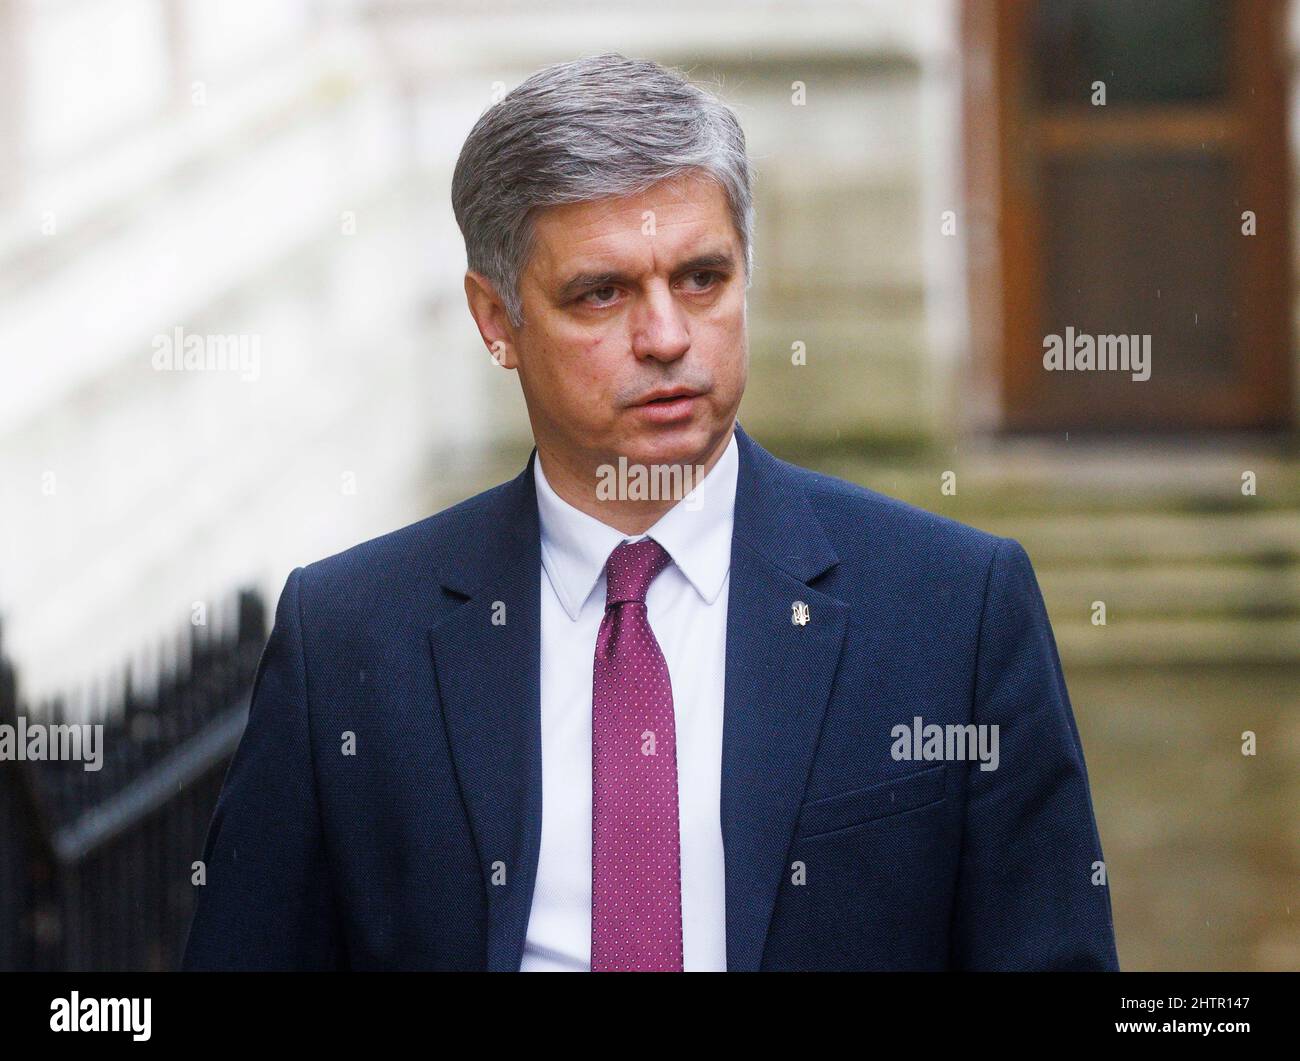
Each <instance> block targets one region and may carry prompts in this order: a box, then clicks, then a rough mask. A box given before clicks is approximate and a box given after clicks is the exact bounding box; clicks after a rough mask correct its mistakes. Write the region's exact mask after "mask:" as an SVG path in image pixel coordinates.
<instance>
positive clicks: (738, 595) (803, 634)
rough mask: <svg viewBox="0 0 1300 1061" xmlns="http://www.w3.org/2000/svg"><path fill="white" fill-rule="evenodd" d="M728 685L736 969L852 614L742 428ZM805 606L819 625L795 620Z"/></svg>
mask: <svg viewBox="0 0 1300 1061" xmlns="http://www.w3.org/2000/svg"><path fill="white" fill-rule="evenodd" d="M736 436H737V442H738V444H739V449H740V473H739V478H738V481H737V487H736V510H735V532H734V535H733V539H732V554H731V588H730V596H729V599H728V604H727V678H726V695H725V705H724V719H723V736H722V799H721V815H722V841H723V847H724V850H725V860H726V907H727V968H728V970H729V971H736V970H740V971H753V970H757V969H759V968H760V966H761V963H762V958H763V945H764V941H765V940H766V938H767V932H768V927H769V925H770V923H771V919H772V910H773V907H774V906H775V902H776V894H777V889H778V888H779V886H780V882H781V879H782V876H783V875H784V874H786V873H789V872H790V867H789V866H787V865H786V863H785V859H786V855H787V853H788V852H789V849H790V843H791V840H792V839H793V835H794V826H795V820H796V818H797V816H798V813H799V807H800V805H801V803H802V802H803V795H804V790H805V788H806V786H807V783H808V774H809V770H810V768H811V765H812V759H813V753H814V751H815V750H816V746H817V739H818V735H819V733H820V732H821V722H822V716H823V715H824V714H825V711H826V703H827V700H828V698H829V696H830V690H831V684H832V681H833V679H834V676H835V670H836V667H837V666H838V664H839V658H840V650H841V647H842V645H843V642H844V632H845V628H846V625H847V619H848V606H847V605H845V604H844V603H843V602H842V601H840V600H837V599H836V598H834V597H831V596H829V595H828V594H825V593H823V592H821V591H819V590H816V589H813V588H812V587H811V586H809V583H810V582H811V581H813V580H815V579H816V578H817V577H818V576H820V575H822V574H824V573H825V572H826V571H827V570H828V569H829V568H831V567H832V566H834V564H835V563H837V558H836V556H835V553H834V551H833V550H832V549H831V547H830V544H829V542H827V540H826V537H825V535H824V533H823V532H822V529H821V524H820V523H819V521H818V520H817V518H816V516H815V515H814V513H813V511H812V509H811V507H810V506H809V504H808V500H807V498H806V496H805V495H804V493H803V490H802V489H801V487H800V486H799V485H798V483H797V482H795V481H793V478H792V475H791V473H790V472H789V471H787V470H786V468H785V466H784V465H782V464H781V463H780V462H779V461H777V460H776V459H775V458H773V457H772V456H771V455H770V454H768V453H767V452H765V451H764V450H762V449H761V448H759V447H758V446H757V445H755V444H754V442H753V441H752V440H750V439H749V438H748V437H747V436H746V435H745V434H744V433H743V432H742V431H741V430H740V428H739V427H737V429H736ZM796 602H802V603H803V604H805V605H807V608H808V611H807V622H806V624H803V625H799V624H796V623H795V622H793V621H792V620H793V616H794V611H793V606H794V605H795V603H796Z"/></svg>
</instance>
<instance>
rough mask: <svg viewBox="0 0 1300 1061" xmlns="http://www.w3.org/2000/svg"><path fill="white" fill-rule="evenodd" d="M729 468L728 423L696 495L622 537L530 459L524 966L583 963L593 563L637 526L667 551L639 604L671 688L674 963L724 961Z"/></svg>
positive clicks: (699, 965) (587, 909) (693, 967)
mask: <svg viewBox="0 0 1300 1061" xmlns="http://www.w3.org/2000/svg"><path fill="white" fill-rule="evenodd" d="M738 468H739V456H738V454H737V451H736V439H735V436H734V435H733V436H732V438H731V441H730V442H729V443H728V445H727V448H726V450H725V451H724V452H723V454H722V456H721V457H720V458H719V459H718V462H717V464H715V465H714V466H713V468H712V469H710V471H709V474H708V475H707V476H705V478H704V479H703V481H701V482H700V483H699V484H698V485H697V486H696V489H695V493H694V495H693V496H688V497H687V498H685V499H684V500H682V501H679V502H678V503H677V504H676V505H674V506H673V507H672V508H671V509H669V510H668V512H666V513H665V514H664V515H663V516H662V517H661V518H660V519H659V522H657V523H656V524H655V525H654V526H653V527H651V528H650V529H649V530H648V531H647V532H646V533H645V535H637V536H635V537H633V536H630V535H626V534H623V533H622V532H621V531H619V530H616V529H614V528H613V527H610V526H608V525H606V524H604V523H601V522H600V521H599V520H597V519H595V518H593V517H591V516H589V515H587V514H586V513H585V512H580V511H579V510H578V509H576V508H574V507H573V506H572V505H570V504H569V503H568V502H567V501H564V500H562V499H561V498H560V496H559V495H558V494H557V493H556V492H555V490H554V489H553V488H552V487H551V484H550V483H548V482H547V481H546V476H545V474H544V473H543V471H542V465H541V461H540V460H538V459H537V458H536V457H535V458H534V461H533V474H534V478H535V480H536V483H537V510H538V516H539V518H540V522H541V536H542V542H541V544H542V570H541V572H540V577H541V580H542V582H541V639H542V641H541V652H542V668H541V676H542V683H541V684H542V688H541V707H542V845H541V852H540V855H539V857H538V862H537V882H536V885H535V886H534V889H533V903H532V908H531V910H530V912H529V918H528V935H527V937H526V941H525V944H524V957H523V964H522V966H521V968H522V971H524V972H540V971H564V970H567V971H589V970H590V969H591V713H592V669H593V665H594V661H595V655H596V634H597V632H598V631H599V629H600V622H601V619H602V618H603V617H604V615H605V562H606V561H607V560H608V559H609V554H610V553H612V552H613V551H614V549H615V547H617V546H618V545H619V544H620V543H621V542H624V541H638V540H639V539H640V538H642V537H647V536H648V537H651V538H654V540H655V541H657V542H658V543H659V544H660V545H662V546H663V547H664V549H665V550H666V551H667V552H668V555H669V556H671V557H672V561H673V562H672V563H671V564H669V565H668V566H667V567H666V568H665V569H664V570H663V571H661V572H660V573H659V575H658V576H657V577H656V578H655V580H654V581H653V582H652V583H651V584H650V589H649V591H648V592H647V593H646V610H647V613H648V615H649V619H650V628H651V629H652V630H653V631H654V635H655V639H656V640H657V641H658V642H659V647H660V649H661V650H662V651H663V654H664V659H665V661H666V662H667V664H668V676H669V679H670V681H671V682H672V689H673V719H674V724H675V726H676V736H677V806H678V822H679V827H680V835H681V855H682V945H683V949H684V965H685V969H686V971H688V972H692V971H725V970H726V968H727V930H726V905H725V882H726V872H725V864H724V861H723V853H722V823H721V816H720V810H719V802H720V799H721V790H722V704H723V692H724V688H725V682H726V673H727V671H726V655H727V651H726V650H727V590H728V586H729V584H730V573H731V530H732V521H733V514H734V510H735V501H736V473H737V470H738Z"/></svg>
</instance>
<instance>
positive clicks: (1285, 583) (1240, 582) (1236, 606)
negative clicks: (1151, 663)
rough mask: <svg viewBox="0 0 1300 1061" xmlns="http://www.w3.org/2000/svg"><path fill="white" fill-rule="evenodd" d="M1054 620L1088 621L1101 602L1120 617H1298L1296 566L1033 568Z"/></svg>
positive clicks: (1109, 613) (1114, 616) (1299, 591)
mask: <svg viewBox="0 0 1300 1061" xmlns="http://www.w3.org/2000/svg"><path fill="white" fill-rule="evenodd" d="M1036 573H1037V575H1038V582H1039V585H1040V586H1041V587H1042V590H1043V597H1044V599H1046V601H1047V602H1048V607H1049V609H1050V611H1051V614H1052V615H1053V616H1059V617H1060V618H1062V619H1066V618H1069V617H1070V616H1074V617H1081V618H1088V619H1089V620H1090V619H1091V616H1092V612H1093V602H1094V601H1103V602H1104V603H1105V605H1106V614H1107V619H1108V620H1109V621H1115V620H1117V619H1120V618H1145V619H1150V618H1161V617H1168V618H1176V617H1184V618H1186V617H1201V618H1224V619H1268V618H1274V619H1284V618H1300V565H1288V566H1285V567H1278V568H1270V567H1268V566H1266V565H1259V566H1254V565H1244V564H1221V563H1200V564H1197V563H1183V564H1177V565H1173V564H1162V565H1159V566H1119V565H1116V566H1105V565H1104V564H1082V565H1077V566H1068V567H1058V566H1051V565H1042V566H1036Z"/></svg>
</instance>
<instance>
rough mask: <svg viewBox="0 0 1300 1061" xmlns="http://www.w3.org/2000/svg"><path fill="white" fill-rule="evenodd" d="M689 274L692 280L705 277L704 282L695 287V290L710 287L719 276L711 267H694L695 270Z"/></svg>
mask: <svg viewBox="0 0 1300 1061" xmlns="http://www.w3.org/2000/svg"><path fill="white" fill-rule="evenodd" d="M689 276H690V278H691V279H692V280H697V279H699V278H700V277H704V278H705V279H704V282H703V283H701V284H700V285H699V287H697V288H696V289H695V290H697V291H701V290H703V289H704V288H706V287H711V286H712V285H713V284H714V283H716V282H717V281H718V280H719V279H720V278H721V274H720V273H715V272H714V271H713V270H712V269H696V270H695V272H693V273H690V274H689Z"/></svg>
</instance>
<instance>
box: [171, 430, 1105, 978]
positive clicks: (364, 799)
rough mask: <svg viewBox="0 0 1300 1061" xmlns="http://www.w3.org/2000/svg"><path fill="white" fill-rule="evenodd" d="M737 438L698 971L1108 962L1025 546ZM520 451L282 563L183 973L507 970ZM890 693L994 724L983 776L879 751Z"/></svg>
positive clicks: (1093, 854)
mask: <svg viewBox="0 0 1300 1061" xmlns="http://www.w3.org/2000/svg"><path fill="white" fill-rule="evenodd" d="M737 437H738V443H739V456H740V471H739V481H738V486H737V495H736V508H735V533H734V539H733V543H732V554H731V586H730V594H731V595H730V600H729V607H728V618H727V658H726V695H725V704H724V712H725V715H724V728H723V749H722V760H723V761H722V791H721V827H722V836H723V842H724V847H725V859H726V919H727V924H726V936H727V967H728V969H730V970H758V969H785V970H814V969H842V970H863V969H1115V968H1117V967H1118V961H1117V957H1116V952H1115V944H1114V936H1113V931H1112V926H1111V909H1110V898H1109V894H1108V888H1107V887H1106V886H1105V885H1104V884H1096V883H1094V879H1096V878H1097V877H1098V875H1099V870H1098V869H1097V868H1096V864H1097V863H1100V862H1101V859H1102V853H1101V846H1100V842H1099V839H1098V835H1097V828H1096V824H1095V821H1094V817H1093V811H1092V805H1091V799H1090V795H1089V790H1088V779H1087V774H1086V771H1085V767H1084V759H1083V750H1082V747H1081V745H1080V742H1079V735H1078V731H1077V729H1076V727H1075V723H1074V718H1073V715H1072V713H1071V709H1070V702H1069V698H1068V696H1067V693H1066V689H1065V682H1064V681H1063V679H1062V676H1061V666H1060V661H1059V658H1058V656H1057V652H1056V645H1055V642H1054V640H1053V636H1052V632H1051V628H1050V626H1049V625H1048V618H1047V613H1046V611H1045V609H1044V607H1043V601H1042V597H1041V595H1040V593H1039V589H1038V585H1037V582H1036V580H1035V578H1034V574H1033V571H1032V569H1031V567H1030V564H1029V559H1028V558H1027V556H1026V555H1025V552H1024V550H1023V549H1022V548H1021V547H1020V545H1019V544H1017V543H1016V542H1015V541H1013V540H1011V539H1007V538H997V537H994V536H991V535H989V534H985V533H983V532H981V531H977V530H974V529H972V528H970V527H966V526H963V525H961V524H958V523H955V522H953V521H951V520H948V519H944V518H942V517H939V516H935V515H932V514H930V513H927V512H924V511H921V510H919V509H916V508H913V507H910V506H908V505H905V504H903V503H901V502H899V501H895V500H892V499H890V498H887V497H883V496H881V495H879V494H876V493H873V492H872V491H870V490H867V489H863V488H861V487H858V486H854V485H851V484H849V483H846V482H843V481H841V480H838V479H833V478H830V477H828V476H824V475H818V474H815V473H813V472H810V471H806V470H804V469H802V468H797V467H795V466H793V465H790V464H787V463H785V462H783V461H779V460H777V459H776V458H775V457H773V456H771V455H770V454H769V453H767V452H766V451H765V450H763V449H762V448H760V447H759V446H758V445H757V444H756V443H755V442H753V440H751V439H750V438H748V437H747V436H746V435H745V434H744V432H742V431H740V430H739V429H737ZM531 467H532V465H531V462H530V463H529V466H528V468H527V469H526V470H525V471H524V472H523V473H521V474H520V475H519V476H518V477H517V478H515V479H514V480H512V481H511V482H508V483H505V484H503V485H501V486H498V487H496V488H495V489H492V490H489V491H487V492H486V493H483V494H480V495H479V496H477V497H474V498H471V499H470V500H468V501H465V502H464V503H462V504H459V505H457V506H455V507H454V508H451V509H448V510H447V511H445V512H441V513H439V514H438V515H436V516H433V517H431V518H429V519H426V520H424V521H422V522H420V523H416V524H414V525H412V526H410V527H406V528H405V529H403V530H399V531H396V532H394V533H392V534H388V535H385V536H383V537H381V538H377V539H375V540H373V541H369V542H366V543H364V544H361V545H358V546H356V547H355V548H352V549H349V550H348V551H346V552H343V553H340V554H339V555H337V556H333V557H330V558H329V559H326V560H321V561H319V562H318V563H314V564H310V565H308V566H306V567H303V568H298V569H296V570H294V571H293V572H292V573H291V574H290V575H289V579H288V582H287V583H286V585H285V587H284V592H283V594H282V595H281V597H280V601H279V605H278V607H277V609H276V615H275V625H274V629H273V631H272V633H271V637H270V640H269V642H268V644H267V646H266V650H265V652H264V654H263V656H262V660H261V663H260V665H259V670H258V676H257V680H256V683H255V686H254V689H253V696H252V706H251V710H250V714H249V719H248V726H247V729H246V730H245V733H244V736H243V739H242V741H241V742H240V745H239V748H238V750H237V752H236V754H235V757H234V759H233V761H232V763H231V765H230V768H229V771H228V773H227V775H226V779H225V784H224V787H223V789H222V792H221V796H220V800H219V802H218V805H217V808H216V812H215V814H214V817H213V820H212V824H211V827H210V830H209V833H208V837H207V842H206V844H205V849H204V856H203V857H204V861H205V863H206V874H207V877H206V884H205V885H204V886H202V887H201V888H200V889H199V895H198V902H197V907H196V911H195V915H194V920H193V923H192V925H191V929H190V934H189V939H188V943H187V946H186V952H185V956H184V961H183V965H184V967H185V968H189V969H285V968H289V969H341V968H350V969H489V970H515V969H518V968H519V964H520V959H521V955H522V952H523V946H524V937H525V933H526V931H527V926H528V914H529V907H530V904H531V902H532V892H533V882H534V879H535V876H536V870H537V857H538V845H539V841H540V838H541V821H542V814H543V813H544V808H543V807H542V805H541V792H542V789H541V771H542V769H543V768H544V764H543V763H542V761H541V729H540V707H539V684H538V676H539V666H540V647H539V646H540V639H539V587H540V564H541V560H540V551H539V550H540V546H539V532H538V517H537V503H536V497H535V494H534V483H533V476H532V471H531ZM795 601H803V602H804V603H805V604H807V605H808V620H809V621H808V622H807V624H806V625H797V624H795V623H794V622H792V621H791V620H792V604H793V603H794V602H795ZM497 602H500V603H501V604H503V605H504V606H505V620H506V621H505V622H504V623H501V622H500V614H501V613H500V605H499V604H498V603H497ZM494 613H495V614H496V615H497V616H498V621H497V622H495V623H494V622H493V616H494ZM917 716H920V717H921V718H922V719H923V720H924V723H925V724H926V725H929V724H932V723H934V724H938V725H941V726H942V725H948V724H960V725H966V724H972V723H973V724H977V725H997V726H998V727H999V734H1000V736H999V760H1000V761H999V764H998V767H997V769H996V770H981V769H980V768H979V764H978V763H976V762H972V761H969V760H965V761H952V760H941V761H920V762H918V761H914V760H913V761H909V760H899V759H896V758H894V756H893V755H892V754H891V749H892V748H893V747H894V745H895V743H896V741H895V738H894V736H892V735H891V734H892V731H893V729H894V727H895V726H898V725H900V724H904V725H907V726H909V727H911V726H912V724H913V719H914V718H915V717H917ZM349 735H350V736H349ZM349 740H351V741H352V742H353V744H354V747H353V748H352V749H351V750H352V751H353V752H354V753H353V754H345V752H347V751H348V750H349V749H348V747H347V742H348V741H349ZM799 864H801V865H799ZM494 867H495V869H496V879H498V880H499V879H500V876H501V873H502V872H504V883H493V879H494Z"/></svg>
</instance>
